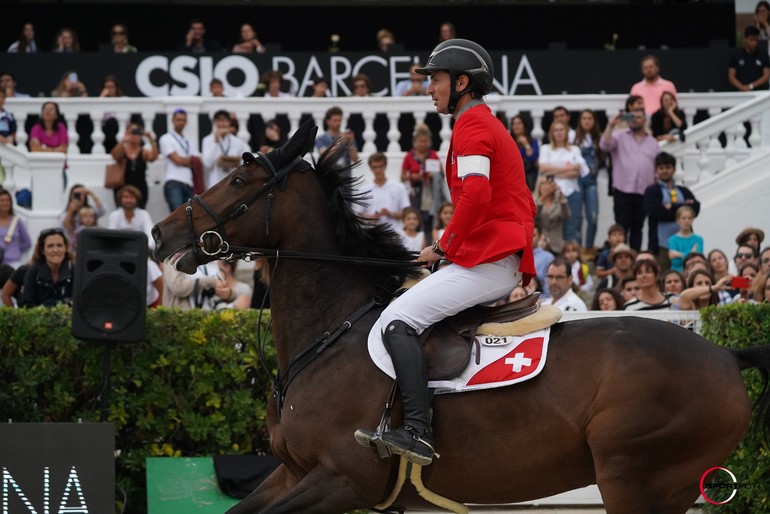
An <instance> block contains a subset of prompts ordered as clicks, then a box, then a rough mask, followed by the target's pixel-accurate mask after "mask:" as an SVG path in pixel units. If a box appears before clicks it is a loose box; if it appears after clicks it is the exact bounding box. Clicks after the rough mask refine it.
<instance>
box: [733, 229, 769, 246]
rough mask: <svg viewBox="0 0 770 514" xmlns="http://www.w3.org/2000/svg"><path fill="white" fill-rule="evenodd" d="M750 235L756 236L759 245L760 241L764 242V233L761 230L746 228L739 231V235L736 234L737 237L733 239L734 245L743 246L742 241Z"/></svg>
mask: <svg viewBox="0 0 770 514" xmlns="http://www.w3.org/2000/svg"><path fill="white" fill-rule="evenodd" d="M750 234H756V236H757V239H759V244H762V241H764V240H765V232H764V231H763V230H762V229H759V228H756V227H746V228H744V229H743V230H741V233H740V234H738V237H736V238H735V244H737V245H741V244H743V240H744V239H746V238H747V237H748V236H749V235H750Z"/></svg>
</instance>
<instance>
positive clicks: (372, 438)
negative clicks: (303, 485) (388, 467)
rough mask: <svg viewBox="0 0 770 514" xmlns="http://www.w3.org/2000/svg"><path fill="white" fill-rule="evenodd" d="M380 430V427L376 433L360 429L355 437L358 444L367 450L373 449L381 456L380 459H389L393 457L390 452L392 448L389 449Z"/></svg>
mask: <svg viewBox="0 0 770 514" xmlns="http://www.w3.org/2000/svg"><path fill="white" fill-rule="evenodd" d="M380 429H381V427H378V428H377V431H376V432H372V431H371V430H364V429H363V428H359V429H358V430H356V431H355V433H354V434H353V435H354V436H355V438H356V442H358V444H360V445H361V446H363V447H365V448H371V449H372V450H373V451H374V452H375V453H377V454H378V455H379V456H380V458H382V459H387V458H389V457H392V456H393V453H392V452H391V451H390V448H388V445H387V444H386V443H385V441H383V440H382V434H383V431H381V430H380Z"/></svg>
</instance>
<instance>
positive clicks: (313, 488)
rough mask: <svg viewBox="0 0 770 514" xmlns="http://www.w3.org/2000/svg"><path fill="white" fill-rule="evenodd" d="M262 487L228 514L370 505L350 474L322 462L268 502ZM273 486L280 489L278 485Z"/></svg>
mask: <svg viewBox="0 0 770 514" xmlns="http://www.w3.org/2000/svg"><path fill="white" fill-rule="evenodd" d="M282 469H283V470H284V473H288V469H286V468H285V467H284V466H281V467H279V468H278V469H277V470H276V472H275V473H273V474H272V475H270V477H269V478H273V475H275V474H276V473H277V472H278V471H281V470H282ZM261 490H262V487H259V488H257V489H256V490H255V491H254V492H253V493H251V494H250V495H249V496H248V497H247V498H245V499H244V500H243V501H242V502H241V503H239V504H238V505H236V506H235V507H233V508H232V509H230V510H229V511H227V514H257V513H259V514H290V513H295V514H296V513H309V514H343V513H345V512H348V511H351V510H355V509H357V508H363V507H366V504H367V503H368V501H367V500H366V499H364V498H363V497H362V496H361V495H360V494H359V493H360V491H358V488H357V487H356V485H355V484H353V483H352V482H351V480H350V478H349V477H346V476H343V475H340V474H336V473H333V472H332V471H330V470H329V469H327V468H325V467H322V466H317V467H316V468H314V469H313V470H312V471H310V473H308V474H307V476H305V478H303V479H302V480H300V481H299V482H298V483H296V484H295V485H294V486H293V487H290V488H289V489H288V490H287V491H286V492H285V494H282V495H281V496H279V497H277V498H275V499H274V500H273V501H272V502H270V503H269V504H267V505H265V503H264V501H265V499H266V498H267V494H265V493H263V492H262V491H261ZM272 490H273V492H277V488H274V489H272ZM372 502H373V503H374V501H372Z"/></svg>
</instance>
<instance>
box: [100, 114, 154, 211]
mask: <svg viewBox="0 0 770 514" xmlns="http://www.w3.org/2000/svg"><path fill="white" fill-rule="evenodd" d="M144 139H146V140H147V141H148V142H149V146H148V147H144V146H143V144H142V142H143V140H144ZM110 154H111V155H112V158H113V159H115V162H117V163H118V164H120V163H123V169H124V175H123V176H124V185H127V186H134V187H136V188H137V189H138V190H139V193H140V195H139V196H140V200H139V207H140V208H142V209H144V208H145V206H146V205H147V200H148V195H149V190H148V187H147V164H148V163H151V162H153V161H155V159H157V158H158V155H160V150H159V148H158V142H157V141H156V140H155V138H154V137H153V135H152V132H150V131H149V130H144V127H143V126H142V125H140V124H139V123H134V122H132V123H129V124H128V127H126V132H125V134H124V135H123V139H122V140H121V142H120V143H119V144H117V145H115V146H114V147H113V148H112V151H111V152H110ZM118 191H119V189H116V190H115V205H120V202H119V195H118Z"/></svg>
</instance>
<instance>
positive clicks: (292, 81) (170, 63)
mask: <svg viewBox="0 0 770 514" xmlns="http://www.w3.org/2000/svg"><path fill="white" fill-rule="evenodd" d="M495 57H496V58H495ZM495 57H493V58H494V60H495V63H494V65H495V81H494V87H495V90H496V91H497V92H498V93H500V94H504V95H514V94H516V93H517V92H519V93H523V94H538V95H540V94H543V92H542V90H541V88H540V84H539V83H538V80H537V76H536V74H535V70H534V69H533V67H532V64H531V63H530V61H529V59H528V58H527V56H526V55H522V56H521V57H519V58H518V59H516V61H515V62H512V60H511V59H509V56H508V55H505V54H500V55H496V56H495ZM412 63H418V64H420V63H422V61H421V59H420V57H419V56H418V55H412V56H409V55H393V56H383V55H379V54H378V55H362V56H353V55H337V54H322V55H321V54H295V55H275V56H273V57H269V58H267V57H266V58H264V59H260V58H248V57H245V56H243V55H228V56H226V57H223V58H220V59H217V58H215V57H214V56H213V55H205V56H193V55H176V56H168V55H152V56H149V57H145V58H144V59H142V60H141V62H139V63H138V65H137V66H136V73H135V75H134V80H135V82H136V87H137V88H138V89H139V91H140V93H141V94H142V95H143V96H153V97H154V96H177V95H208V94H209V83H210V82H211V80H212V79H215V78H216V79H219V80H221V81H222V82H223V83H224V87H225V96H229V97H236V98H242V97H249V96H252V95H254V93H255V92H256V91H257V85H258V84H259V80H260V76H261V75H262V74H263V73H264V72H267V71H270V70H278V71H280V72H281V73H282V74H283V79H284V82H285V84H286V83H287V84H288V87H289V89H290V91H291V93H292V94H293V96H309V93H310V92H311V91H312V85H313V80H314V79H316V78H318V77H326V78H327V79H329V82H330V86H331V94H332V96H349V95H350V94H351V89H350V84H351V81H352V78H353V77H354V76H356V75H358V74H359V73H364V74H366V75H367V76H369V77H370V78H371V80H372V83H373V88H372V95H373V96H390V95H392V91H393V90H394V89H395V87H396V83H397V82H399V81H401V80H404V79H408V78H409V66H410V65H411V64H412ZM284 89H285V87H284Z"/></svg>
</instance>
